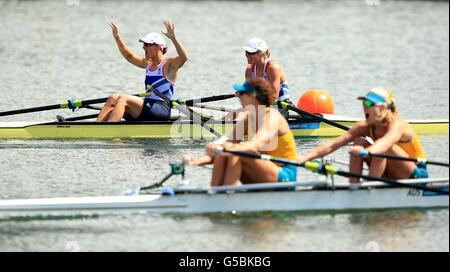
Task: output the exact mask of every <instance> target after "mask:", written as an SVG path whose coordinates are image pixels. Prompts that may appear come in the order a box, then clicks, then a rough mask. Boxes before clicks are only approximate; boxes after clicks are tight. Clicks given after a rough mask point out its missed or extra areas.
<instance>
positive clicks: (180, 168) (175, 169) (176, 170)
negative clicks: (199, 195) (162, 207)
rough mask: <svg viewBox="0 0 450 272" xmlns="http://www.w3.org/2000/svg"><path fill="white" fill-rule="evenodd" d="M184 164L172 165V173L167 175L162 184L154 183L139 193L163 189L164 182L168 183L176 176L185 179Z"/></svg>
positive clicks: (141, 189) (140, 189)
mask: <svg viewBox="0 0 450 272" xmlns="http://www.w3.org/2000/svg"><path fill="white" fill-rule="evenodd" d="M184 170H185V168H184V163H171V164H170V173H169V174H167V175H166V176H165V177H164V178H163V179H162V180H161V181H160V182H157V183H154V184H152V185H149V186H146V187H142V188H139V191H145V190H150V189H155V188H159V187H161V186H162V185H163V184H164V182H166V181H167V180H168V179H169V178H171V177H172V176H174V175H181V178H182V179H184Z"/></svg>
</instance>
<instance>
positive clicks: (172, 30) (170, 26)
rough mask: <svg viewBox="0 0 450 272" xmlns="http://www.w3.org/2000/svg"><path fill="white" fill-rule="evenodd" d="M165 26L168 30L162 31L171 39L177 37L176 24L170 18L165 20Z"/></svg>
mask: <svg viewBox="0 0 450 272" xmlns="http://www.w3.org/2000/svg"><path fill="white" fill-rule="evenodd" d="M164 26H165V27H166V32H163V31H161V33H162V34H164V35H165V36H166V37H167V38H169V39H171V40H173V39H175V26H174V25H173V24H172V23H171V22H170V21H168V20H164Z"/></svg>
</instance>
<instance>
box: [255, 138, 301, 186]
mask: <svg viewBox="0 0 450 272" xmlns="http://www.w3.org/2000/svg"><path fill="white" fill-rule="evenodd" d="M261 153H262V154H265V155H269V156H272V157H277V158H283V159H287V160H290V161H297V145H296V144H295V138H294V134H293V133H292V131H291V130H289V132H288V133H286V134H284V135H282V136H278V139H277V147H276V148H275V149H274V150H272V151H261ZM275 164H276V165H278V166H280V167H281V169H280V172H278V182H296V181H297V166H295V165H290V164H282V163H275Z"/></svg>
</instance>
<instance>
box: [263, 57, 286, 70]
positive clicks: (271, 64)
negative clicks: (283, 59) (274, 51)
mask: <svg viewBox="0 0 450 272" xmlns="http://www.w3.org/2000/svg"><path fill="white" fill-rule="evenodd" d="M266 70H267V71H278V70H280V71H283V67H282V66H281V64H280V63H279V62H278V61H276V60H273V59H271V60H269V61H268V63H267V67H266Z"/></svg>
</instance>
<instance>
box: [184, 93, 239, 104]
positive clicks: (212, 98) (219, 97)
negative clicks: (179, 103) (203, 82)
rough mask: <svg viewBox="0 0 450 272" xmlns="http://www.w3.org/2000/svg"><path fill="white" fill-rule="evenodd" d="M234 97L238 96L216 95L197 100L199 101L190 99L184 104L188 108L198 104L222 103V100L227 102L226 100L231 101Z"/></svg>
mask: <svg viewBox="0 0 450 272" xmlns="http://www.w3.org/2000/svg"><path fill="white" fill-rule="evenodd" d="M233 97H236V95H234V94H225V95H215V96H209V97H202V98H197V99H189V100H185V101H183V103H184V104H186V106H193V105H194V104H197V103H206V102H214V101H221V100H226V99H230V98H233Z"/></svg>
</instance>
